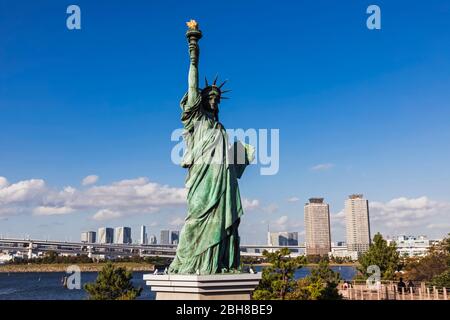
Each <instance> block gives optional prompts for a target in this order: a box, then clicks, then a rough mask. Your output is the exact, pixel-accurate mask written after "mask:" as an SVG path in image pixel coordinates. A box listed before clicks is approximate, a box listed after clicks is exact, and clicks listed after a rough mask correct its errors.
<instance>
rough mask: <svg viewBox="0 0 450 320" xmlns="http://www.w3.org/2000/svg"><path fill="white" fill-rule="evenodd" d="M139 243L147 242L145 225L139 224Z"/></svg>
mask: <svg viewBox="0 0 450 320" xmlns="http://www.w3.org/2000/svg"><path fill="white" fill-rule="evenodd" d="M140 240H141V241H140V242H141V244H147V243H148V238H147V230H146V228H145V226H141V239H140Z"/></svg>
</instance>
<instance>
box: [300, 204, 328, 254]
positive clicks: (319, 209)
mask: <svg viewBox="0 0 450 320" xmlns="http://www.w3.org/2000/svg"><path fill="white" fill-rule="evenodd" d="M305 231H306V254H307V255H321V256H325V255H328V252H330V251H331V235H330V208H329V206H328V204H326V203H324V202H323V198H311V199H309V203H306V204H305Z"/></svg>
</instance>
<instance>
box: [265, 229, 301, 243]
mask: <svg viewBox="0 0 450 320" xmlns="http://www.w3.org/2000/svg"><path fill="white" fill-rule="evenodd" d="M268 245H269V246H298V232H269V233H268Z"/></svg>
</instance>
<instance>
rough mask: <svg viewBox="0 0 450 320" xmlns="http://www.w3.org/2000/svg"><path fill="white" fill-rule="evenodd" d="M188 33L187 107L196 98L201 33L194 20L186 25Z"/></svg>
mask: <svg viewBox="0 0 450 320" xmlns="http://www.w3.org/2000/svg"><path fill="white" fill-rule="evenodd" d="M186 24H187V26H188V28H189V29H188V31H187V32H186V37H187V38H188V41H189V57H190V66H189V79H188V82H189V89H188V105H191V106H192V105H193V104H194V103H195V101H196V100H197V98H198V94H199V93H198V59H199V53H200V50H199V47H198V40H200V38H201V37H202V32H201V31H200V30H199V29H198V24H197V22H196V21H195V20H191V21H189V22H187V23H186Z"/></svg>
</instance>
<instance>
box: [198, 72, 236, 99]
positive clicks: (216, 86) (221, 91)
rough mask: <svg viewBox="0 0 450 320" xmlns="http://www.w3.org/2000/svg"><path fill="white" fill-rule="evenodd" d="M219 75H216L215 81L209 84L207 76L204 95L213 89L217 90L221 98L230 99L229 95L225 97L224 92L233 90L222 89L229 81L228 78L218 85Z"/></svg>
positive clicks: (203, 90)
mask: <svg viewBox="0 0 450 320" xmlns="http://www.w3.org/2000/svg"><path fill="white" fill-rule="evenodd" d="M218 78H219V76H216V77H215V79H214V81H213V83H212V84H211V85H209V83H208V79H207V78H206V77H205V87H204V88H203V89H202V95H209V94H210V93H211V91H213V92H215V93H216V94H217V95H218V96H220V99H228V98H227V97H223V96H222V94H224V93H226V92H230V91H231V90H222V87H223V86H224V85H225V83H227V81H228V80H225V81H224V82H222V84H221V85H217V79H218Z"/></svg>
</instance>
